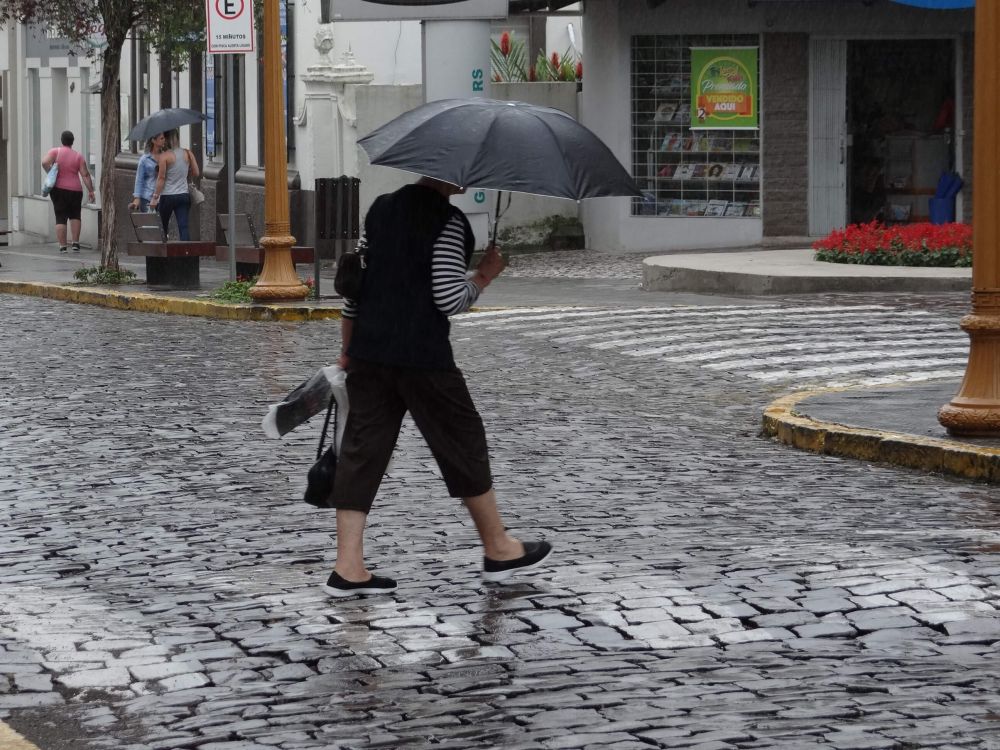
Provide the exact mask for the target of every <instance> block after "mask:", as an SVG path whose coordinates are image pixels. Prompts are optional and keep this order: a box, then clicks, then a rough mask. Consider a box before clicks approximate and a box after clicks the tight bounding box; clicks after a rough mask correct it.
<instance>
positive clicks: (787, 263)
mask: <svg viewBox="0 0 1000 750" xmlns="http://www.w3.org/2000/svg"><path fill="white" fill-rule="evenodd" d="M99 260H100V259H99V256H98V254H97V253H96V252H94V251H93V250H87V249H84V250H83V251H82V252H80V253H79V254H73V253H69V254H67V255H60V254H59V253H58V251H57V248H56V246H55V245H52V244H49V245H20V246H19V245H13V246H11V247H9V248H4V249H2V250H0V262H2V263H3V267H2V268H0V293H14V294H29V295H34V296H42V297H48V298H51V299H60V300H65V301H72V302H80V303H85V304H98V305H104V306H107V307H115V308H118V309H124V310H140V311H146V312H160V313H173V314H183V315H197V316H202V317H213V318H221V319H231V320H293V321H295V320H298V321H304V320H322V319H336V318H339V316H340V309H341V303H342V300H340V299H339V298H337V297H335V296H333V295H334V292H333V269H332V268H331V267H324V268H323V269H322V272H321V275H320V291H321V294H322V295H323V298H322V299H321V300H318V301H317V300H305V301H302V302H289V303H274V304H268V305H241V306H234V305H224V304H219V303H215V302H212V301H211V300H210V299H209V298H208V292H209V291H210V290H211V289H213V288H216V287H218V286H220V285H221V284H223V283H224V282H225V281H226V280H228V278H229V272H228V268H227V267H226V265H225V264H224V263H215V262H213V261H203V262H202V264H201V279H202V290H201V291H171V290H155V291H153V290H150V291H147V287H145V286H143V285H139V286H135V287H121V288H103V289H102V288H96V287H78V286H73V285H72V281H73V272H74V271H75V270H77V269H78V268H81V267H86V266H94V265H96V264H97V263H98V262H99ZM121 265H122V266H123V267H124V268H128V269H129V270H132V271H134V272H135V273H136V274H137V275H138V276H139V278H142V277H143V275H144V264H143V261H142V259H136V258H129V257H127V256H123V257H122V258H121ZM297 270H298V271H299V274H300V275H302V276H305V277H312V275H313V269H312V267H311V266H299V267H298V268H297ZM971 275H972V274H971V269H932V268H886V267H872V266H838V265H832V264H825V263H817V262H815V261H813V260H812V255H811V252H810V251H809V250H805V249H780V250H753V249H750V250H742V251H732V252H719V251H713V252H705V253H684V254H673V255H664V256H657V257H643V256H637V255H627V256H611V255H607V254H600V253H595V252H588V251H582V252H563V253H550V254H545V255H542V256H516V257H515V258H514V259H513V260H512V262H511V266H510V268H509V270H508V272H507V273H505V274H504V276H502V277H501V278H500V279H498V281H497V282H496V283H495V284H494V285H493V286H491V288H490V294H489V300H488V306H489V307H523V306H539V305H582V304H586V305H608V306H614V305H629V304H635V303H637V302H640V303H642V304H649V303H650V302H653V301H654V300H656V301H658V302H661V303H662V304H664V305H676V304H699V303H700V304H706V303H707V304H719V303H720V302H726V301H731V302H734V303H735V302H745V300H736V299H732V300H726V299H725V298H720V297H719V296H706V295H719V294H727V295H734V296H755V295H774V294H783V295H785V294H804V293H821V292H822V293H826V292H843V293H850V292H869V291H891V292H945V291H965V290H968V289H969V288H970V287H971ZM640 280H641V281H642V288H641V289H640ZM136 289H141V290H142V291H134V290H136ZM959 385H960V383H959V382H958V381H954V380H949V381H937V382H933V383H922V384H916V385H908V386H896V387H891V388H890V387H880V388H866V389H863V390H862V389H856V390H840V391H820V392H807V393H797V394H792V395H789V396H786V397H784V398H781V399H779V400H778V401H775V402H774V403H772V404H771V405H770V406H768V407H767V409H766V410H765V412H764V417H763V433H764V434H765V435H768V436H773V437H776V438H777V439H778V440H780V441H782V442H784V443H787V444H789V445H793V446H796V447H798V448H803V449H806V450H811V451H814V452H817V453H823V454H827V455H836V456H844V457H850V458H856V459H861V460H866V461H881V462H887V463H891V464H896V465H899V466H905V467H909V468H913V469H919V470H922V471H931V472H942V473H948V474H953V475H955V476H960V477H965V478H971V479H975V480H979V481H987V482H1000V439H997V440H973V439H963V438H953V437H950V436H949V435H948V434H947V433H946V432H945V430H944V428H942V427H941V426H940V425H939V424H938V423H937V420H936V419H935V415H936V413H937V410H938V408H939V407H940V406H942V405H943V404H945V403H947V402H948V401H949V400H950V399H951V398H952V396H954V395H955V394H956V393H957V392H958V389H959Z"/></svg>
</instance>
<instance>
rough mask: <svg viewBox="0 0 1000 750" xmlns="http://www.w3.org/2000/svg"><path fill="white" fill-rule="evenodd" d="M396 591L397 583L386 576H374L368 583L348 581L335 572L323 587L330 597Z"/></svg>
mask: <svg viewBox="0 0 1000 750" xmlns="http://www.w3.org/2000/svg"><path fill="white" fill-rule="evenodd" d="M395 589H396V582H395V581H394V580H392V579H391V578H386V577H385V576H377V575H372V577H371V578H369V579H368V580H367V581H348V580H347V579H346V578H343V577H341V576H340V575H339V574H338V573H337V571H333V572H332V573H331V574H330V577H329V578H328V579H327V581H326V585H325V586H323V590H324V591H325V592H326V593H328V594H329V595H330V596H337V597H341V596H354V595H355V594H388V593H390V592H391V591H394V590H395Z"/></svg>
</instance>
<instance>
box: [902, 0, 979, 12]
mask: <svg viewBox="0 0 1000 750" xmlns="http://www.w3.org/2000/svg"><path fill="white" fill-rule="evenodd" d="M893 2H896V3H902V4H903V5H914V6H916V7H918V8H933V9H935V10H959V9H961V8H974V7H976V0H893Z"/></svg>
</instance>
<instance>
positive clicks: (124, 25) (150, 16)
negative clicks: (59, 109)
mask: <svg viewBox="0 0 1000 750" xmlns="http://www.w3.org/2000/svg"><path fill="white" fill-rule="evenodd" d="M11 22H19V23H25V24H37V25H39V26H43V27H46V28H48V29H50V30H51V31H52V32H54V33H55V34H56V35H57V36H60V37H65V38H66V39H68V40H69V41H70V43H71V44H72V45H73V46H74V47H75V48H76V49H77V50H78V51H79V52H80V53H81V54H85V55H87V56H89V57H92V58H96V57H98V56H101V55H102V54H103V51H104V50H105V49H106V48H107V47H113V48H115V49H116V50H118V51H120V50H121V46H122V44H124V42H125V39H126V37H127V36H128V35H129V33H131V32H132V31H133V30H134V29H135V30H141V32H142V36H143V38H144V39H145V40H146V41H148V42H149V43H150V44H151V45H152V46H153V48H154V49H156V50H157V51H158V52H159V53H160V54H162V55H164V56H166V57H167V58H169V59H170V61H171V64H172V65H174V66H175V67H176V68H177V69H180V67H181V66H183V65H184V64H185V62H186V61H187V59H188V58H189V57H190V53H191V52H193V51H201V50H203V49H204V46H205V4H204V2H200V1H199V0H170V1H169V2H168V1H167V0H95V1H92V2H83V3H81V2H79V0H0V26H7V25H9V24H10V23H11ZM98 30H100V32H101V33H100V34H98V33H97V31H98ZM102 36H103V42H99V41H98V40H99V39H101V37H102Z"/></svg>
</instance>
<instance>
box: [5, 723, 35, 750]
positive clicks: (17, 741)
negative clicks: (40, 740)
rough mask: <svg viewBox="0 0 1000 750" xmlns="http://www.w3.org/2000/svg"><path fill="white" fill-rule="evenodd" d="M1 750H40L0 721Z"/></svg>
mask: <svg viewBox="0 0 1000 750" xmlns="http://www.w3.org/2000/svg"><path fill="white" fill-rule="evenodd" d="M0 750H38V746H37V745H33V744H31V743H30V742H28V741H27V740H26V739H24V737H22V736H21V735H19V734H18V733H17V732H15V731H14V730H13V729H11V728H10V727H9V726H7V725H6V724H4V723H3V722H2V721H0Z"/></svg>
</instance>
